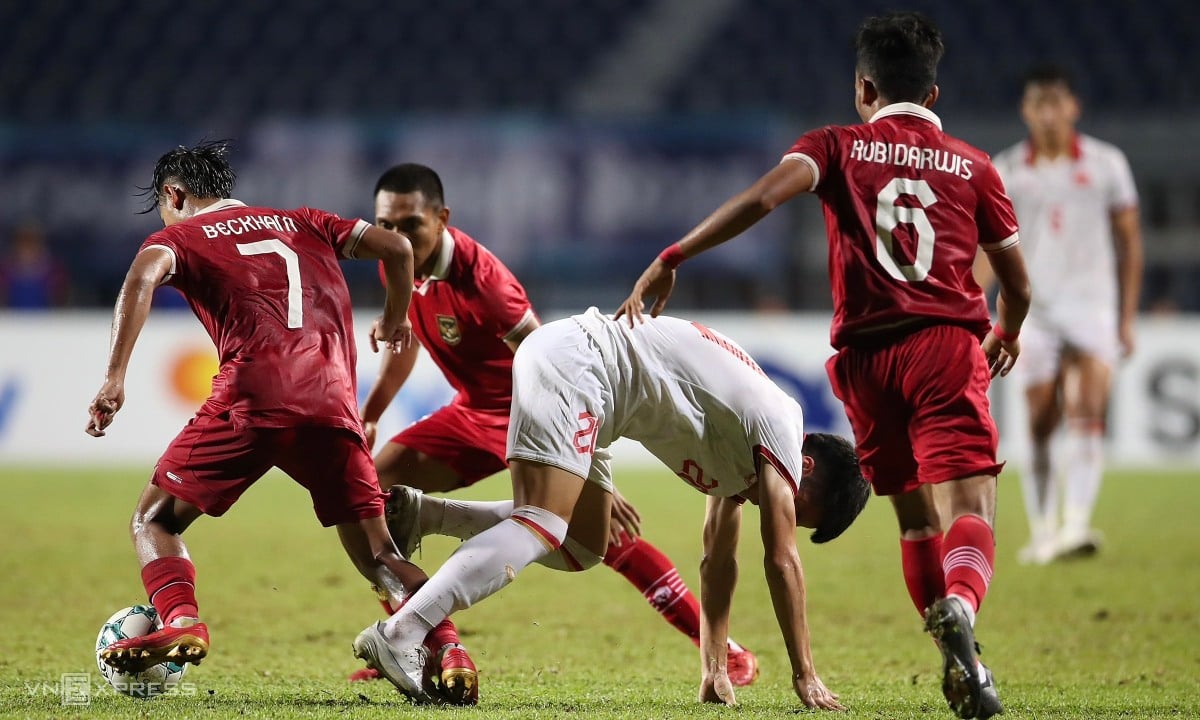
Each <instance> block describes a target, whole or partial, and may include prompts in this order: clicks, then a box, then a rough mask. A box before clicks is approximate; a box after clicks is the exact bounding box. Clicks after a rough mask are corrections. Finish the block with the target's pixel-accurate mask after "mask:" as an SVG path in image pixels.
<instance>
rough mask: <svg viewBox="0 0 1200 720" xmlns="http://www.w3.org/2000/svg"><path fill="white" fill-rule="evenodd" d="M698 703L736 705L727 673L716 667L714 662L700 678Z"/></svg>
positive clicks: (722, 668)
mask: <svg viewBox="0 0 1200 720" xmlns="http://www.w3.org/2000/svg"><path fill="white" fill-rule="evenodd" d="M700 702H702V703H717V704H721V705H737V698H735V697H734V696H733V683H731V682H729V672H728V671H727V670H726V669H725V668H724V667H717V661H716V660H713V663H712V667H710V668H709V669H708V670H707V671H705V673H704V676H703V677H701V678H700Z"/></svg>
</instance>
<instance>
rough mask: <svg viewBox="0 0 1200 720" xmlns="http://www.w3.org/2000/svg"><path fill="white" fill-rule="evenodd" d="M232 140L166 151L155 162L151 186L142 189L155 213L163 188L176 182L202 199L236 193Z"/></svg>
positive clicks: (207, 142) (203, 143)
mask: <svg viewBox="0 0 1200 720" xmlns="http://www.w3.org/2000/svg"><path fill="white" fill-rule="evenodd" d="M228 154H229V141H228V140H202V141H200V142H199V143H197V144H196V145H195V146H193V147H190V148H189V147H184V146H183V145H180V146H179V147H177V148H175V149H174V150H171V151H170V152H168V153H165V154H164V155H163V156H162V157H160V158H159V159H158V162H157V163H155V164H154V179H153V180H152V181H151V183H150V187H146V188H139V189H140V190H141V193H140V194H141V195H145V196H147V197H148V200H149V206H148V207H147V208H146V209H145V210H143V211H142V212H151V211H153V210H154V208H156V207H157V206H158V201H159V198H160V197H161V196H162V191H163V187H164V186H166V184H167V183H168V182H176V183H179V184H180V185H182V186H183V188H184V190H186V191H187V192H188V193H190V194H192V195H193V196H195V197H198V198H217V199H219V200H224V199H225V198H227V197H230V196H231V195H233V184H234V182H236V181H237V174H236V173H234V171H233V168H232V167H230V165H229V159H228V158H227V157H226V156H227V155H228Z"/></svg>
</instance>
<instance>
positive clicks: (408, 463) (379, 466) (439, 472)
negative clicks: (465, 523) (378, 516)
mask: <svg viewBox="0 0 1200 720" xmlns="http://www.w3.org/2000/svg"><path fill="white" fill-rule="evenodd" d="M375 472H376V473H377V474H378V475H379V487H381V488H383V489H384V490H387V489H388V488H390V487H391V486H393V485H407V486H409V487H412V488H416V489H418V490H420V491H422V492H427V493H428V492H442V493H444V492H450V491H452V490H457V489H459V488H461V487H462V486H463V480H462V477H461V476H460V475H459V474H458V471H457V470H455V469H454V468H452V467H450V466H449V465H447V464H446V463H444V462H442V461H441V460H438V459H437V458H434V457H431V456H430V455H427V454H425V453H423V452H420V451H418V450H414V449H412V448H410V447H406V446H404V445H401V444H400V443H394V442H389V443H386V444H385V445H384V446H383V448H382V449H380V451H379V453H378V454H377V455H375Z"/></svg>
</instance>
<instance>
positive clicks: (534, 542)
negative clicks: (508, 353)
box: [354, 308, 869, 709]
mask: <svg viewBox="0 0 1200 720" xmlns="http://www.w3.org/2000/svg"><path fill="white" fill-rule="evenodd" d="M803 426H804V418H803V414H802V412H801V410H800V406H799V405H798V404H796V402H795V401H794V400H792V399H791V398H790V397H788V396H787V394H786V393H784V392H783V391H782V390H781V389H779V387H778V386H776V385H775V384H774V383H773V382H771V381H770V380H769V379H768V378H767V376H766V375H765V374H763V372H762V370H761V369H759V367H758V365H756V364H755V363H754V361H753V360H752V359H751V358H750V357H749V356H748V355H747V354H746V353H745V352H744V351H743V350H742V349H741V348H739V347H738V346H737V345H736V344H734V343H733V342H732V341H731V340H729V339H727V338H725V337H724V336H722V335H720V334H718V333H716V332H713V331H712V330H709V329H708V328H705V327H703V326H701V325H698V324H696V323H690V322H687V321H686V320H679V319H676V318H666V317H664V318H659V319H658V320H657V321H655V322H649V323H645V324H643V325H639V326H638V327H636V328H633V329H630V328H628V327H626V326H625V325H624V324H622V323H618V322H616V321H614V320H612V319H610V318H607V317H605V316H604V315H602V314H601V313H600V312H599V311H598V310H596V309H595V308H592V309H591V310H589V311H588V312H587V313H584V314H582V315H576V316H574V317H571V318H567V319H565V320H559V321H557V322H553V323H550V324H548V325H546V326H544V327H542V328H540V329H538V330H536V331H535V332H533V333H532V334H530V336H529V337H528V338H526V340H525V342H524V343H522V344H521V347H520V349H518V350H517V354H516V357H515V358H514V360H513V400H512V413H511V416H510V419H509V429H508V453H507V454H508V461H509V470H510V472H511V474H512V480H513V503H512V507H513V509H512V511H511V514H510V515H509V517H507V518H504V519H500V520H498V521H497V519H493V520H492V522H493V523H495V524H494V525H493V526H492V527H490V528H489V529H487V530H484V531H483V532H480V533H479V534H478V535H476V536H474V537H473V538H471V539H470V540H467V541H466V542H465V543H463V544H462V545H461V546H460V547H459V549H458V550H457V551H456V552H455V553H454V554H453V555H451V556H450V559H449V560H447V561H446V563H445V564H444V565H443V566H442V567H441V569H440V570H438V572H437V573H436V574H435V575H434V576H433V577H432V578H431V579H430V580H429V582H427V583H426V584H425V585H423V586H422V587H421V589H420V590H418V591H417V592H416V593H414V594H413V595H412V597H411V598H409V601H408V602H407V603H406V604H405V605H404V606H403V607H402V608H401V609H400V611H399V612H397V613H396V614H394V615H393V616H392V617H391V618H389V619H388V620H387V621H385V622H380V623H377V624H376V625H373V626H371V627H369V628H367V629H366V630H364V631H363V632H362V633H361V634H360V635H359V636H358V638H357V639H356V640H355V642H354V650H355V653H356V654H357V655H358V656H359V657H361V658H364V659H365V660H367V662H368V663H369V664H371V665H372V666H373V667H375V668H376V669H378V670H379V671H380V672H381V673H382V674H383V675H384V676H385V677H387V678H388V679H389V680H391V681H392V682H393V683H395V684H396V686H397V687H399V688H400V689H401V690H402V691H403V692H405V693H408V694H410V695H416V696H418V697H419V694H420V692H421V686H420V678H421V673H422V666H423V665H424V663H425V659H426V658H425V655H426V651H425V648H424V646H423V645H422V644H421V639H422V638H423V637H425V635H426V634H427V633H428V632H429V629H430V628H432V627H434V626H435V625H437V623H439V622H441V621H442V620H443V619H444V618H446V617H447V616H448V615H450V614H451V613H453V612H456V611H458V610H462V609H464V608H467V607H470V606H471V605H473V604H475V603H476V602H479V601H480V600H482V599H483V598H485V597H487V596H488V595H491V594H492V593H494V592H496V591H498V590H500V589H501V588H503V587H504V586H505V585H507V584H508V583H509V582H511V581H512V580H513V578H515V577H516V574H517V573H518V572H520V571H521V570H522V569H523V568H524V567H526V566H527V565H529V564H530V563H532V562H543V563H544V564H547V565H550V566H551V567H556V568H558V569H562V570H582V569H585V568H588V567H592V566H594V565H596V564H598V563H600V562H601V560H602V558H603V556H604V554H605V552H606V550H607V548H608V541H609V533H610V517H611V505H612V502H613V494H612V493H613V483H612V477H611V473H610V469H609V454H608V450H607V448H608V446H609V445H610V444H611V443H612V442H613V441H614V440H616V439H617V438H619V437H627V438H630V439H633V440H637V441H639V442H641V443H642V444H643V445H644V446H645V447H646V449H648V450H649V451H650V452H651V453H653V454H654V455H655V457H657V458H658V459H659V460H661V461H662V462H663V463H665V464H666V465H667V466H668V467H669V468H671V469H672V470H673V471H675V473H676V474H677V475H679V477H680V478H682V479H683V480H684V481H685V482H687V483H688V484H689V485H691V486H692V487H694V488H695V489H697V490H699V491H700V492H703V493H705V494H707V495H709V496H710V498H709V502H708V510H707V513H706V518H705V524H704V560H703V561H702V563H701V568H700V576H701V587H702V592H701V620H700V647H701V669H702V680H701V686H700V699H701V700H703V701H706V702H725V703H728V704H732V703H733V702H734V694H733V687H732V684H731V682H730V679H729V676H728V670H727V665H726V662H727V656H728V650H729V645H728V636H729V609H730V603H731V599H732V594H733V588H734V584H735V582H736V576H737V570H736V568H737V566H736V561H735V551H736V545H737V538H738V532H739V526H740V523H741V503H742V502H743V501H745V500H749V501H750V502H752V503H755V504H757V505H759V506H760V508H761V517H762V535H763V543H764V545H765V553H766V576H767V583H768V585H769V586H770V590H771V598H772V601H773V604H774V606H775V614H776V617H777V618H778V620H779V626H780V629H781V630H782V632H783V635H784V641H785V644H786V646H787V650H788V656H789V659H790V660H791V665H792V678H793V686H794V688H795V691H796V693H797V695H799V696H800V698H801V700H802V701H803V702H804V704H805V705H806V706H809V707H819V708H826V709H837V708H840V707H841V706H840V705H839V704H838V701H837V695H835V694H833V693H831V692H830V691H829V690H828V689H826V688H825V685H824V684H823V683H822V682H821V679H820V678H819V677H818V676H817V672H816V668H815V667H814V665H813V660H812V655H811V653H810V650H809V628H808V621H807V618H806V615H805V591H804V576H803V573H802V571H801V567H800V557H799V555H798V554H797V552H796V543H795V532H796V527H797V526H803V527H810V528H816V532H815V533H814V534H813V536H812V537H813V540H814V541H815V542H826V541H828V540H832V539H833V538H835V537H837V536H838V535H840V534H841V533H842V531H844V530H845V529H846V528H847V527H849V525H850V523H851V522H853V520H854V518H855V517H857V516H858V513H859V512H860V511H861V510H862V508H863V505H864V504H865V503H866V500H867V497H868V495H869V490H868V488H867V485H866V481H865V480H864V479H863V478H862V475H861V473H860V472H859V468H858V462H857V460H856V459H855V457H854V453H853V451H852V450H851V448H850V445H849V443H847V442H846V441H845V440H842V439H841V438H837V437H834V436H830V435H809V436H808V437H807V438H806V437H805V435H804V428H803ZM487 512H488V511H487V509H484V510H483V514H484V515H486V514H487Z"/></svg>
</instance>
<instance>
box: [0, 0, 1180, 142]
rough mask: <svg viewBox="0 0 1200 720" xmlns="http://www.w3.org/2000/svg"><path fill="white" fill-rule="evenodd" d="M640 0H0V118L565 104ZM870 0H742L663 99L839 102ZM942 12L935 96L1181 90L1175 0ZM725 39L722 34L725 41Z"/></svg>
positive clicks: (972, 105)
mask: <svg viewBox="0 0 1200 720" xmlns="http://www.w3.org/2000/svg"><path fill="white" fill-rule="evenodd" d="M649 4H650V0H604V1H603V2H600V1H599V0H587V1H582V0H581V1H579V2H563V1H562V0H520V1H519V2H517V1H506V0H448V1H447V2H443V3H413V2H392V3H378V2H368V1H366V0H351V1H350V2H340V3H329V2H324V1H323V0H247V1H246V2H230V1H225V2H197V3H185V4H169V3H161V2H155V1H154V0H89V2H85V3H68V2H65V0H44V1H41V2H37V3H0V60H2V61H0V98H2V99H3V103H2V105H0V119H4V120H8V121H46V120H60V119H63V118H73V119H78V120H128V119H135V120H145V119H153V120H154V121H157V122H163V121H166V122H184V121H186V122H196V121H197V120H201V121H202V120H204V119H206V118H212V119H222V120H227V119H229V118H230V117H236V118H245V119H250V118H257V117H259V116H261V115H262V114H264V113H273V114H284V115H291V114H306V115H309V114H317V115H331V114H341V115H344V114H352V115H359V116H361V115H364V114H366V115H371V114H386V113H394V112H397V111H426V112H461V111H479V110H488V111H496V110H537V111H546V110H550V111H554V110H568V109H569V107H567V99H568V97H569V90H570V89H571V88H572V87H573V84H575V83H577V82H578V80H579V78H580V77H582V76H585V75H586V73H587V71H588V70H589V69H590V68H592V67H594V64H595V63H596V61H597V60H598V59H599V58H601V57H602V56H603V55H604V53H605V51H606V50H608V49H610V48H612V47H613V45H614V43H615V42H616V40H618V39H619V38H620V37H622V36H623V35H624V33H625V31H626V30H627V29H628V27H630V26H631V24H632V23H636V22H638V21H639V20H640V18H641V16H642V14H643V13H642V12H641V11H642V10H644V9H645V7H646V6H648V5H649ZM893 5H894V3H890V2H886V1H885V0H864V1H863V2H854V3H847V2H840V1H839V0H805V1H804V2H799V1H798V0H744V1H743V2H740V3H734V4H733V6H732V9H731V10H730V11H729V12H728V14H727V16H726V17H725V18H724V20H723V21H722V22H721V23H719V24H718V27H717V30H716V32H715V33H713V34H712V36H711V37H710V38H709V39H708V40H707V42H706V43H704V44H703V46H702V47H701V49H700V50H699V51H698V52H697V53H696V54H695V57H694V59H693V60H692V61H691V62H690V64H688V65H686V67H687V68H688V70H687V71H686V72H684V73H682V74H681V75H680V76H679V77H678V78H677V79H676V81H675V83H674V84H673V86H672V87H671V89H670V90H669V93H668V94H669V97H668V103H667V106H668V108H669V109H671V110H674V111H680V112H705V111H714V112H720V111H727V110H729V109H731V108H737V109H739V110H743V111H745V110H754V109H769V110H780V109H785V110H788V111H792V112H795V113H798V114H802V115H805V116H810V117H811V116H830V117H839V116H844V115H845V114H846V113H847V112H848V107H849V101H848V97H847V96H848V89H849V85H850V77H849V73H850V67H851V65H850V61H851V58H852V52H851V45H850V39H851V36H852V34H853V32H854V29H855V26H856V25H857V23H858V22H859V21H860V20H861V18H862V17H863V15H864V13H867V12H875V11H882V10H886V9H888V8H890V7H892V6H893ZM906 6H909V7H914V8H917V9H920V10H923V11H925V12H927V13H929V14H930V15H931V16H933V17H934V18H936V19H937V20H938V21H939V22H940V23H941V24H942V26H943V28H944V30H945V33H946V37H947V45H948V51H949V53H950V55H949V59H948V62H947V63H945V65H944V67H943V71H942V80H943V82H944V83H945V85H946V86H947V88H950V90H949V91H948V92H947V93H945V95H944V99H943V103H944V107H945V108H947V109H953V110H954V111H956V112H960V113H961V112H969V111H974V112H980V113H987V112H991V111H994V110H997V109H1005V108H1009V107H1011V105H1012V102H1013V101H1012V96H1013V92H1014V89H1015V83H1016V81H1017V79H1018V78H1019V77H1020V74H1021V72H1022V71H1023V69H1024V68H1025V67H1026V66H1027V65H1028V64H1029V63H1030V62H1032V61H1033V60H1035V59H1038V58H1058V59H1063V60H1067V59H1069V64H1071V65H1073V66H1075V67H1076V68H1078V69H1080V70H1083V69H1086V70H1087V71H1088V72H1087V76H1086V77H1081V85H1082V89H1083V91H1084V95H1085V97H1087V98H1088V100H1089V102H1090V103H1092V104H1093V105H1096V106H1108V107H1125V108H1165V109H1169V108H1179V107H1184V106H1188V105H1194V104H1195V103H1196V102H1197V101H1200V95H1198V91H1197V86H1196V84H1195V82H1194V80H1193V79H1192V78H1191V77H1190V71H1191V70H1193V69H1194V68H1196V67H1200V42H1198V41H1197V26H1196V24H1195V23H1194V22H1193V21H1192V19H1191V14H1192V8H1193V6H1194V4H1193V2H1192V1H1191V0H1154V2H1141V3H1133V2H1126V1H1124V0H1057V1H1056V2H1052V3H1047V2H1041V1H1040V0H1010V1H1009V2H1004V3H995V2H989V1H985V0H912V1H911V2H908V3H906ZM731 49H736V52H734V51H732V50H731Z"/></svg>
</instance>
